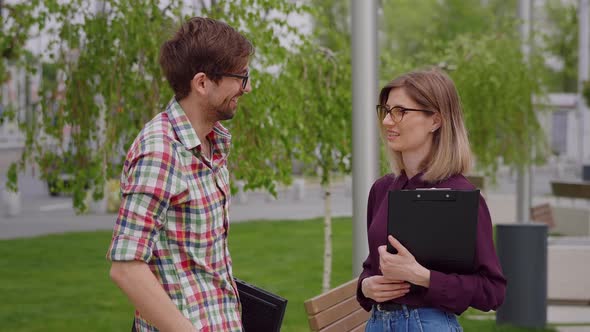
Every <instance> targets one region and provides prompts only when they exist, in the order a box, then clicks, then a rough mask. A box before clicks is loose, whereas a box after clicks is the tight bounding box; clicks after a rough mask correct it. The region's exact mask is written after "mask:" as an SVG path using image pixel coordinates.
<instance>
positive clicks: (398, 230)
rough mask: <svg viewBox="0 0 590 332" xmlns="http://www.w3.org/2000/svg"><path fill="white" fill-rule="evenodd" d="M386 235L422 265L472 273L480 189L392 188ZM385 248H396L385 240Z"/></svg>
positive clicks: (434, 268)
mask: <svg viewBox="0 0 590 332" xmlns="http://www.w3.org/2000/svg"><path fill="white" fill-rule="evenodd" d="M388 196H389V197H388V221H387V234H388V235H393V236H394V237H395V238H396V239H397V240H398V241H400V243H401V244H402V245H403V246H404V247H406V248H407V249H408V250H409V251H410V252H411V253H412V255H414V257H415V258H416V260H417V261H418V263H420V264H421V265H422V266H424V267H426V268H428V269H430V270H435V271H439V272H444V273H459V274H468V273H472V272H473V271H474V269H475V264H474V261H475V247H476V240H477V219H478V210H479V190H451V189H436V188H433V189H416V190H393V191H389V194H388ZM387 250H388V251H389V252H391V253H396V252H397V251H396V250H395V249H394V248H393V247H392V246H391V244H389V241H387Z"/></svg>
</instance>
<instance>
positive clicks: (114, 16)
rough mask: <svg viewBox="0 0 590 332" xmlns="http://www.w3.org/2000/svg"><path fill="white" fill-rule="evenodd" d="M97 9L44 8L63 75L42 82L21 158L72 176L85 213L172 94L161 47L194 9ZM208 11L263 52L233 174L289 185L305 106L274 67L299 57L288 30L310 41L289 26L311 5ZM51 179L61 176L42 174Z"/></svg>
mask: <svg viewBox="0 0 590 332" xmlns="http://www.w3.org/2000/svg"><path fill="white" fill-rule="evenodd" d="M90 4H91V2H90V1H88V0H75V1H73V2H70V3H62V2H59V1H55V0H54V1H46V2H45V6H46V8H47V13H48V14H50V15H51V18H52V19H53V20H55V21H56V22H58V23H59V25H58V27H57V30H56V35H57V36H58V38H56V39H55V40H54V41H53V42H52V43H51V44H50V52H52V54H54V62H53V65H54V66H55V67H56V68H57V72H58V73H59V75H58V76H59V77H60V79H58V80H57V81H56V82H55V83H54V84H44V89H43V91H42V97H43V101H42V102H41V103H40V110H39V118H38V119H36V121H34V123H33V124H31V125H30V126H28V127H27V128H26V132H27V142H26V148H25V152H24V154H23V160H28V161H29V162H36V163H39V164H41V165H43V166H46V167H49V166H50V165H51V168H57V169H59V170H60V171H64V172H67V173H70V174H72V176H73V181H72V188H71V190H72V193H73V201H74V206H75V207H76V209H77V210H78V211H79V212H82V211H84V210H85V209H86V196H87V193H88V191H89V190H91V191H92V194H93V198H94V199H100V198H101V197H102V196H103V195H104V187H105V181H106V179H108V178H109V177H112V176H115V175H116V174H117V173H118V172H120V167H121V162H122V160H123V158H124V156H123V153H122V152H121V151H126V150H127V147H128V145H129V144H130V143H131V141H132V139H133V138H134V137H135V136H136V135H137V134H138V132H139V130H140V129H141V127H142V126H143V124H144V123H145V122H147V121H149V119H151V118H152V117H153V116H154V115H155V114H156V113H157V112H159V111H161V110H162V109H163V108H164V106H165V105H166V103H167V102H168V100H169V99H170V98H171V96H172V93H171V91H170V89H169V88H168V86H167V83H166V82H165V81H164V80H163V79H162V74H161V72H160V68H159V65H158V52H159V46H160V45H161V43H162V41H163V40H164V38H166V37H167V36H168V35H169V34H170V32H171V31H172V29H173V28H175V27H174V26H178V25H179V24H180V21H181V19H184V18H185V17H184V14H183V13H185V12H186V8H184V7H183V3H182V1H179V0H175V1H170V2H169V4H168V6H167V7H165V8H160V5H159V1H156V0H150V1H147V2H145V3H144V4H143V5H142V6H136V1H133V0H120V1H118V0H108V1H103V4H104V11H103V12H98V13H96V12H95V11H93V10H92V6H91V5H90ZM210 5H211V6H210V7H202V8H200V11H201V12H202V14H204V15H207V16H211V17H214V18H218V19H221V20H224V21H226V22H228V23H229V24H231V25H233V26H236V27H239V28H240V30H242V31H245V32H246V35H247V36H248V37H249V38H250V39H251V40H252V41H253V43H254V44H255V45H256V46H257V51H258V53H257V55H256V57H255V59H254V60H253V63H252V67H253V70H252V76H253V81H252V84H253V85H254V89H255V91H256V93H253V94H252V95H251V96H248V97H247V98H246V99H245V100H244V101H243V103H242V105H241V107H240V112H238V115H237V117H236V121H233V122H231V123H230V124H229V126H230V127H231V129H232V132H233V134H234V148H235V149H234V152H233V156H234V157H232V158H231V159H230V167H231V168H232V170H233V176H234V177H235V178H236V179H247V180H248V184H247V187H248V188H250V189H252V188H260V187H263V188H266V189H268V190H270V191H274V190H275V188H274V186H275V183H276V182H279V183H285V182H289V181H290V177H291V163H290V162H289V163H285V160H291V159H292V158H294V156H295V154H294V151H297V149H296V148H295V147H294V143H293V142H292V139H291V138H292V137H295V136H296V135H295V133H294V132H293V129H292V128H293V126H292V125H291V124H292V120H293V119H294V116H295V115H294V113H293V112H295V111H296V108H295V107H293V106H292V105H297V104H300V101H299V100H290V101H291V102H293V104H289V103H287V104H286V103H285V101H289V99H290V96H289V94H288V92H287V91H285V93H284V94H283V95H280V94H277V93H275V92H274V91H273V89H272V87H274V86H276V85H277V84H279V82H280V81H281V80H280V77H279V76H280V75H277V74H275V73H273V72H271V71H269V70H268V68H270V67H272V66H280V65H281V64H282V63H284V62H286V59H287V57H288V56H289V54H291V52H293V51H292V50H291V49H289V47H290V45H283V44H282V43H281V38H283V37H284V36H285V35H287V34H288V35H289V37H290V38H294V39H295V40H297V39H302V38H305V36H303V35H301V34H299V32H298V31H297V30H295V29H294V28H292V27H290V26H289V25H288V24H287V21H286V16H287V15H289V14H292V13H298V12H301V11H303V10H304V9H305V7H303V6H299V5H296V4H293V3H291V2H290V1H286V0H284V1H283V0H276V1H262V0H248V1H246V0H244V1H241V2H240V3H238V2H235V1H213V2H211V4H210ZM79 8H83V10H82V11H79ZM31 10H33V9H31ZM261 18H262V19H261ZM146 22H149V24H146ZM105 69H108V70H105ZM65 127H69V128H71V143H72V144H71V145H69V146H64V144H63V142H64V140H65V135H64V133H63V128H65ZM44 137H48V138H50V139H51V140H53V141H56V142H57V144H56V146H57V148H56V149H57V151H47V150H46V149H45V144H46V141H47V140H45V139H43V138H44ZM269 142H272V144H269ZM68 154H69V155H70V157H69V158H63V156H64V155H68ZM53 174H55V173H53ZM51 176H55V175H52V174H44V177H46V178H48V177H51ZM13 180H14V179H13ZM14 182H16V180H14Z"/></svg>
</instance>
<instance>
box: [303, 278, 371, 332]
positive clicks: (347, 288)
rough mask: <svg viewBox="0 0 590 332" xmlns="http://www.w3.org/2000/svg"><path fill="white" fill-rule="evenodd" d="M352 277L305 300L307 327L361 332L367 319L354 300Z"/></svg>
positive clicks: (326, 331)
mask: <svg viewBox="0 0 590 332" xmlns="http://www.w3.org/2000/svg"><path fill="white" fill-rule="evenodd" d="M357 281H358V279H356V278H355V279H353V280H351V281H349V282H347V283H345V284H343V285H340V286H338V287H336V288H334V289H332V290H330V291H328V292H326V293H324V294H321V295H318V296H316V297H314V298H311V299H309V300H307V301H305V303H304V304H305V311H306V312H307V315H308V320H309V327H310V328H311V330H312V331H314V332H347V331H351V332H362V331H364V330H365V325H366V323H367V320H368V319H369V316H370V313H368V312H366V311H365V310H364V309H363V308H362V307H361V306H360V304H359V303H358V302H357V300H356V285H357Z"/></svg>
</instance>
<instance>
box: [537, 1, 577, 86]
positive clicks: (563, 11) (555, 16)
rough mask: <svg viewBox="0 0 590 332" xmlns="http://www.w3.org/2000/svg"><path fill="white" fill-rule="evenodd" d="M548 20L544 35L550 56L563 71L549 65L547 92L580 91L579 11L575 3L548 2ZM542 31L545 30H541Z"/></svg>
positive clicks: (542, 34) (545, 23)
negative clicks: (559, 64)
mask: <svg viewBox="0 0 590 332" xmlns="http://www.w3.org/2000/svg"><path fill="white" fill-rule="evenodd" d="M545 12H546V15H547V19H546V21H545V22H543V26H542V28H544V32H542V33H541V37H542V40H543V44H544V47H543V49H542V51H543V52H545V53H546V54H547V55H548V56H551V57H554V58H555V59H557V60H559V61H561V62H562V65H563V67H562V68H560V69H556V68H550V67H549V66H546V70H547V75H548V76H549V77H548V89H549V90H550V91H555V92H576V91H578V30H579V29H578V10H577V7H576V5H575V4H574V3H569V2H564V1H559V0H548V1H546V2H545ZM542 31H543V30H542Z"/></svg>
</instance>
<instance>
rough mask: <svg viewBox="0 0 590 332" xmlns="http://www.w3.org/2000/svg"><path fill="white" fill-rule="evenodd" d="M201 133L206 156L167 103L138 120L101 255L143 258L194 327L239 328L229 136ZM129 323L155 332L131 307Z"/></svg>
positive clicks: (176, 108)
mask: <svg viewBox="0 0 590 332" xmlns="http://www.w3.org/2000/svg"><path fill="white" fill-rule="evenodd" d="M207 137H208V139H209V140H210V142H211V143H212V144H211V146H212V158H211V160H207V159H206V158H205V157H204V156H202V155H201V142H200V141H199V138H198V137H197V135H196V132H195V130H194V129H193V127H192V126H191V124H190V122H189V120H188V118H187V117H186V115H185V113H184V111H183V110H182V108H181V106H180V104H178V102H176V101H175V100H172V101H171V102H170V104H169V105H168V107H167V108H166V111H165V112H162V113H160V114H158V115H157V116H156V117H155V118H154V119H153V120H152V121H150V122H149V123H148V124H146V126H145V128H144V129H143V130H142V131H141V133H140V134H139V136H138V137H137V138H136V139H135V141H134V142H133V145H132V146H131V148H130V150H129V152H128V154H127V159H126V161H125V165H124V168H123V174H122V176H121V193H122V202H121V207H120V209H119V215H118V218H117V222H116V224H115V228H114V231H113V238H112V242H111V246H110V248H109V251H108V253H107V258H108V259H109V260H111V261H133V260H138V261H144V262H146V263H147V264H148V265H149V267H150V269H151V271H152V272H153V273H154V275H155V276H156V278H157V279H158V280H159V281H160V283H161V284H162V286H163V287H164V289H165V290H166V292H167V293H168V296H170V299H172V301H173V302H174V303H175V304H176V306H177V307H178V309H179V310H180V311H181V312H182V313H183V314H184V316H185V317H187V318H188V319H190V320H191V321H192V323H193V324H194V326H195V327H197V328H198V330H200V331H241V329H242V328H241V319H240V316H241V315H240V310H241V309H240V304H239V300H238V296H237V289H236V288H235V284H234V283H233V279H232V261H231V258H230V254H229V251H228V246H227V234H228V230H229V220H228V205H229V199H230V192H229V174H228V170H227V167H226V158H227V154H228V152H229V145H230V140H231V136H230V135H229V133H228V131H227V130H226V129H225V128H224V127H223V126H222V125H221V124H219V123H217V124H216V125H215V127H214V128H213V131H212V132H211V133H210V134H209V135H208V136H207ZM135 325H136V328H137V330H138V331H157V328H155V327H154V326H152V325H151V324H150V323H149V322H148V321H146V320H145V319H144V318H143V317H142V316H141V313H140V312H137V311H136V313H135Z"/></svg>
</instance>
